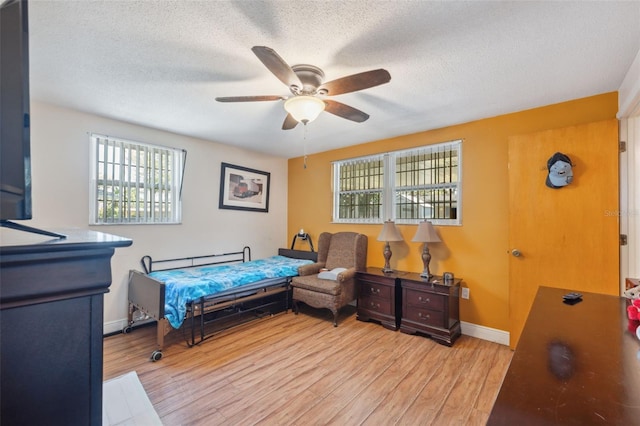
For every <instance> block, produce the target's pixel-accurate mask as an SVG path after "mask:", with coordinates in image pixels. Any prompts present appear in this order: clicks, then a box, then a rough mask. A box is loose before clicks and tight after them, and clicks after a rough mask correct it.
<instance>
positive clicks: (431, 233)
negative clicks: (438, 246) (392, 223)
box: [411, 220, 441, 243]
mask: <svg viewBox="0 0 640 426" xmlns="http://www.w3.org/2000/svg"><path fill="white" fill-rule="evenodd" d="M411 241H413V242H417V243H437V242H440V241H441V240H440V237H438V234H436V230H435V228H434V227H433V224H432V223H431V222H429V221H426V220H425V221H424V222H420V224H419V225H418V229H417V230H416V235H414V236H413V239H412V240H411Z"/></svg>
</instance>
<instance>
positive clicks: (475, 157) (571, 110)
mask: <svg viewBox="0 0 640 426" xmlns="http://www.w3.org/2000/svg"><path fill="white" fill-rule="evenodd" d="M617 110H618V94H617V92H611V93H605V94H601V95H597V96H592V97H588V98H583V99H577V100H573V101H568V102H563V103H560V104H554V105H549V106H545V107H541V108H535V109H531V110H526V111H521V112H515V113H511V114H506V115H501V116H497V117H492V118H487V119H483V120H478V121H473V122H469V123H464V124H459V125H455V126H450V127H445V128H441V129H436V130H429V131H425V132H421V133H415V134H410V135H404V136H399V137H395V138H390V139H383V140H378V141H373V142H369V143H365V144H361V145H355V146H350V147H347V148H343V149H336V150H333V151H327V152H323V153H319V154H314V155H309V156H308V158H307V168H306V169H305V168H304V167H303V158H302V157H298V158H292V159H290V160H289V164H288V167H289V170H288V173H289V178H288V209H287V214H288V219H287V229H288V237H287V238H292V236H293V235H294V234H295V233H296V232H297V231H298V230H299V229H300V228H304V229H305V231H306V232H308V233H309V234H310V235H311V237H312V239H313V241H314V242H317V240H318V235H320V233H321V232H324V231H327V232H339V231H354V232H361V233H363V234H365V235H367V236H368V237H369V248H368V252H367V264H368V265H369V266H374V267H375V266H379V267H382V266H383V265H384V258H383V256H382V250H383V245H384V243H383V242H380V241H377V240H376V238H377V236H378V233H379V232H380V229H381V228H382V225H378V224H375V225H354V224H337V223H332V222H331V219H332V189H333V188H332V181H331V162H332V161H335V160H342V159H346V158H353V157H359V156H363V155H369V154H375V153H380V152H388V151H395V150H399V149H406V148H411V147H416V146H421V145H429V144H434V143H440V142H445V141H450V140H454V139H463V143H462V179H463V183H462V225H461V226H438V227H436V228H437V231H438V233H439V235H440V237H441V239H442V241H443V242H442V243H436V244H430V245H429V249H430V252H431V255H432V259H431V264H430V266H431V271H432V273H435V274H441V273H442V272H444V271H451V272H453V273H454V274H455V276H456V277H461V278H463V279H464V283H465V284H464V285H465V286H466V287H468V288H469V290H470V298H469V300H463V299H461V300H460V317H461V320H462V321H466V322H469V323H473V324H477V325H481V326H485V327H491V328H495V329H499V330H505V331H506V330H509V300H508V298H509V282H508V281H509V269H508V268H509V263H508V261H509V258H508V250H509V247H508V233H509V229H508V206H509V203H508V199H507V197H508V173H507V167H508V164H507V158H508V155H507V154H508V152H507V149H508V138H509V136H511V135H518V134H526V133H531V132H538V131H541V130H547V129H554V128H561V127H566V126H572V125H577V124H584V123H590V122H595V121H601V120H605V119H610V118H615V116H616V112H617ZM355 125H357V124H354V126H355ZM362 125H363V126H366V123H365V124H362ZM598 190H603V191H606V190H607V188H594V191H598ZM416 226H417V225H398V228H399V229H400V232H401V233H402V235H403V237H404V241H403V242H398V243H393V242H392V243H391V251H392V252H393V255H392V257H391V267H392V268H394V269H397V270H403V271H412V272H421V271H422V260H421V257H420V253H421V251H422V245H421V244H420V243H413V242H411V239H412V238H413V235H414V233H415V230H416ZM589 226H593V224H589ZM300 248H301V249H307V248H306V246H305V247H304V248H303V247H302V246H300Z"/></svg>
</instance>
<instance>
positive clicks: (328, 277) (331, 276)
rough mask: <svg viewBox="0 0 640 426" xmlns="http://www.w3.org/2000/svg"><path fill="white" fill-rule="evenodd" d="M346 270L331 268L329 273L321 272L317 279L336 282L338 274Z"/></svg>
mask: <svg viewBox="0 0 640 426" xmlns="http://www.w3.org/2000/svg"><path fill="white" fill-rule="evenodd" d="M346 270H347V268H333V269H332V270H330V271H322V272H320V273H319V274H318V278H320V279H321V280H334V281H335V280H337V279H338V274H340V272H343V271H346Z"/></svg>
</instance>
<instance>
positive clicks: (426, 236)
mask: <svg viewBox="0 0 640 426" xmlns="http://www.w3.org/2000/svg"><path fill="white" fill-rule="evenodd" d="M411 241H413V242H417V243H424V249H423V250H422V264H423V265H424V270H423V271H422V273H421V274H420V276H421V277H422V278H427V279H429V278H431V277H432V276H433V275H431V272H430V271H429V262H431V253H429V243H438V242H440V241H442V240H440V237H438V234H436V230H435V228H434V227H433V224H432V223H431V222H429V221H426V220H425V221H424V222H420V224H419V225H418V229H417V230H416V235H414V236H413V239H412V240H411Z"/></svg>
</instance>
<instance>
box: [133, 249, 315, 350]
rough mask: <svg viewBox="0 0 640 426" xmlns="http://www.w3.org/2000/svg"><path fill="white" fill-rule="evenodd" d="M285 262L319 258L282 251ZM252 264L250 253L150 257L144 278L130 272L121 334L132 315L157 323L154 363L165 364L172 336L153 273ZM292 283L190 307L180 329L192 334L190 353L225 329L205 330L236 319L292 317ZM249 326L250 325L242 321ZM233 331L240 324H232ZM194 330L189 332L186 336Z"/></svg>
mask: <svg viewBox="0 0 640 426" xmlns="http://www.w3.org/2000/svg"><path fill="white" fill-rule="evenodd" d="M278 254H279V255H282V256H287V257H292V258H298V259H310V260H314V261H315V260H316V258H317V253H315V252H304V251H298V250H287V249H279V250H278ZM250 260H251V249H250V248H249V247H246V246H245V247H244V248H243V249H242V251H238V252H231V253H223V254H213V255H206V256H193V257H184V258H175V259H163V260H153V259H152V258H151V256H144V257H142V259H141V260H140V262H141V264H142V268H143V270H144V273H142V272H140V271H136V270H131V271H129V312H128V318H127V319H128V323H127V325H126V326H125V327H124V329H123V330H122V332H123V333H130V332H131V331H132V330H133V328H134V323H135V322H137V320H134V314H135V312H136V311H139V312H141V313H142V315H143V317H144V319H143V320H142V321H144V322H145V323H147V322H149V321H151V320H155V321H157V336H156V349H155V350H154V351H153V352H152V353H151V360H152V361H158V360H160V359H161V358H162V350H163V348H164V338H165V336H166V335H167V334H168V333H169V332H171V330H173V327H171V325H170V324H169V321H168V320H167V319H166V318H165V312H164V305H165V284H164V283H163V282H160V281H158V280H155V279H153V278H152V277H150V276H148V274H149V273H151V272H152V271H154V270H163V271H164V270H171V269H181V268H187V267H197V266H207V265H221V264H225V263H241V262H247V261H250ZM290 283H291V277H282V278H272V279H268V280H263V281H259V282H256V283H252V284H247V285H244V286H241V287H238V288H235V289H230V290H227V291H224V292H222V293H218V294H216V295H212V296H203V297H201V298H199V299H197V300H195V301H193V302H190V303H188V304H187V306H186V308H187V315H186V317H185V320H184V323H183V324H182V327H181V328H182V329H183V333H185V334H186V333H187V331H190V338H188V337H186V336H185V340H186V342H187V345H188V346H189V347H191V346H195V345H197V344H200V343H202V342H203V341H204V340H206V339H208V338H210V337H213V335H214V334H215V333H217V332H219V331H221V329H216V330H215V331H211V332H209V333H207V330H206V329H207V326H208V325H210V324H214V323H217V322H222V321H223V320H225V321H226V320H229V319H232V318H234V317H240V316H247V314H249V313H252V314H254V316H253V317H252V318H256V317H264V316H265V315H274V314H276V313H278V312H282V311H286V312H288V311H289V308H290V306H291V286H290ZM243 322H246V321H243ZM230 324H231V325H229V326H228V327H225V328H223V329H226V328H229V327H231V326H234V325H238V323H237V322H236V323H232V322H230ZM185 329H190V330H185Z"/></svg>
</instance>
